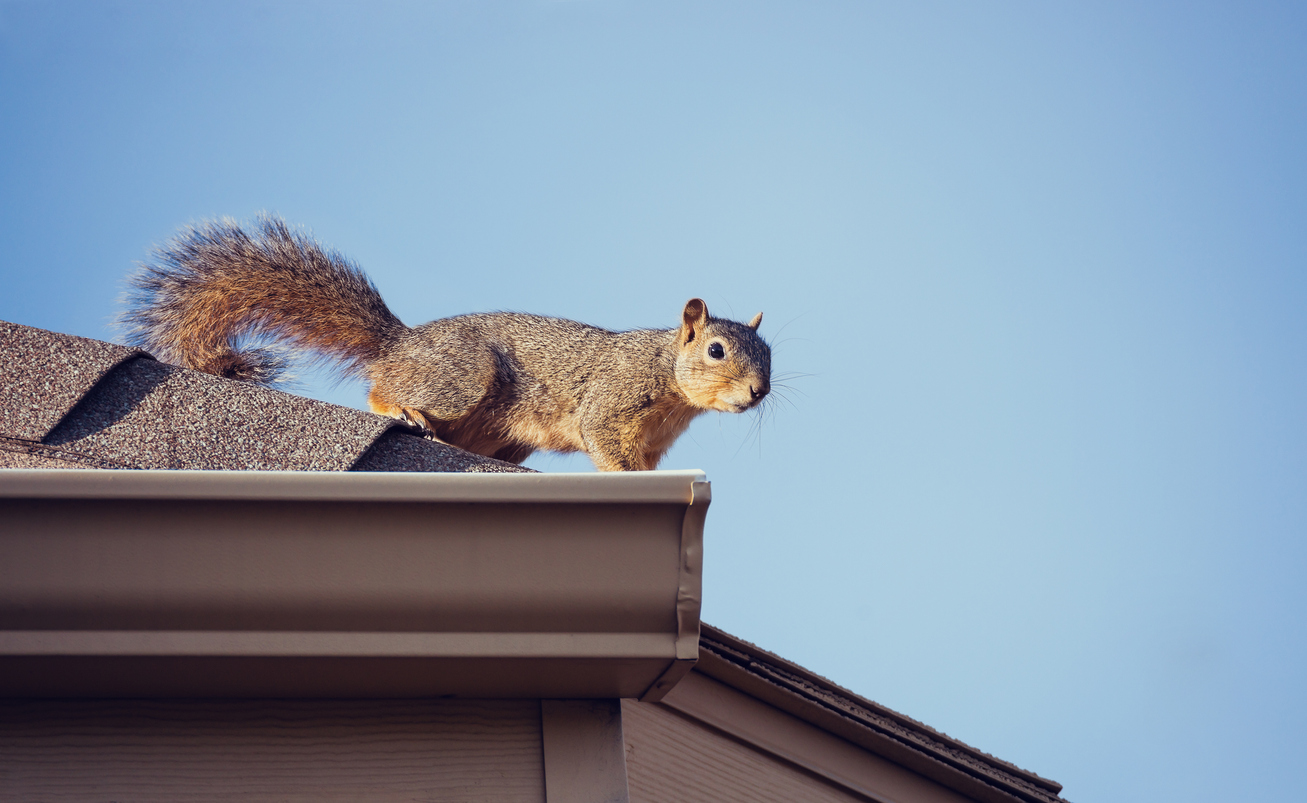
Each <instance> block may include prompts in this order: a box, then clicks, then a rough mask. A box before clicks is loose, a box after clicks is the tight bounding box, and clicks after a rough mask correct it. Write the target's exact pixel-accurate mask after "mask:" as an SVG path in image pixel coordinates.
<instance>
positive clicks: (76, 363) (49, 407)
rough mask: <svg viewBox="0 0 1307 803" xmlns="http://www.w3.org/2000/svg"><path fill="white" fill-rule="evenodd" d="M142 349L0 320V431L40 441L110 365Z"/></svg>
mask: <svg viewBox="0 0 1307 803" xmlns="http://www.w3.org/2000/svg"><path fill="white" fill-rule="evenodd" d="M144 353H145V352H143V351H141V350H140V349H134V348H128V347H127V346H117V345H114V344H113V343H104V342H101V341H99V340H89V339H87V338H84V337H74V336H73V335H62V334H57V333H55V332H47V331H45V330H44V329H34V328H32V327H30V326H19V325H17V324H13V323H9V322H7V321H0V355H3V356H2V357H0V433H3V434H5V435H9V436H11V437H15V438H23V439H25V440H30V441H39V440H41V439H42V438H43V437H45V436H46V434H48V433H49V432H50V430H51V429H53V428H54V427H55V425H57V424H58V423H59V421H60V420H62V419H63V417H64V416H65V415H67V414H68V411H69V410H71V409H72V408H73V407H74V406H75V405H76V404H77V402H78V401H80V400H81V398H82V396H84V395H85V394H86V392H87V391H88V390H90V389H91V388H92V387H94V386H95V384H96V383H97V382H99V381H100V378H101V377H103V376H104V375H105V374H106V373H108V372H109V371H110V370H112V369H113V368H114V366H116V365H118V364H119V363H121V362H123V361H124V360H129V359H132V358H133V357H137V356H139V355H142V354H144Z"/></svg>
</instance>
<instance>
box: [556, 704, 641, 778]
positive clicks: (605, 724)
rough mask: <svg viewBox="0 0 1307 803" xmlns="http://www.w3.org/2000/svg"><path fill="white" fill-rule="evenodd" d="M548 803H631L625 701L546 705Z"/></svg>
mask: <svg viewBox="0 0 1307 803" xmlns="http://www.w3.org/2000/svg"><path fill="white" fill-rule="evenodd" d="M540 732H541V746H542V752H543V753H544V762H545V800H546V801H547V803H630V800H631V794H630V791H629V789H628V787H627V781H626V744H625V741H624V740H623V738H622V702H621V700H615V699H613V700H541V701H540Z"/></svg>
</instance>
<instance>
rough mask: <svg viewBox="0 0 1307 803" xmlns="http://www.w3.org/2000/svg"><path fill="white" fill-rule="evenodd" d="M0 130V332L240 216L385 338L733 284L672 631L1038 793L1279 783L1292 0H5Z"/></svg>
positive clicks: (1305, 160)
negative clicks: (1002, 765) (773, 669)
mask: <svg viewBox="0 0 1307 803" xmlns="http://www.w3.org/2000/svg"><path fill="white" fill-rule="evenodd" d="M0 119H3V123H2V124H0V245H2V246H3V251H2V252H0V318H3V319H5V320H10V321H15V322H19V323H24V324H30V325H33V326H39V327H44V328H47V329H52V330H56V331H62V332H71V333H75V334H81V335H86V336H90V337H98V338H104V339H113V338H114V334H113V331H112V329H111V328H110V325H109V324H110V321H111V319H112V316H113V315H114V313H115V311H116V299H117V297H118V296H119V294H120V293H121V292H122V290H123V285H122V279H123V277H124V276H125V275H126V274H127V273H128V272H129V271H131V270H132V268H133V265H134V264H135V263H136V262H138V261H139V260H142V259H144V258H145V256H146V254H147V252H148V250H149V248H150V246H151V245H152V244H157V243H160V242H162V241H164V240H166V239H167V238H168V237H169V236H170V235H171V234H172V233H173V232H174V231H175V230H176V229H177V228H178V227H179V226H181V225H184V224H186V223H188V222H193V221H196V220H200V219H203V218H207V217H212V216H217V215H228V216H233V217H237V218H241V219H246V220H248V219H250V218H252V217H253V216H254V215H255V214H256V213H258V212H259V211H261V210H269V211H274V212H277V213H279V214H281V215H283V216H284V217H285V218H287V219H288V220H289V221H291V222H294V223H297V224H302V225H304V226H306V227H308V228H310V229H311V230H312V231H313V232H314V233H315V235H316V236H318V237H319V238H320V239H322V240H323V241H324V242H326V243H328V244H330V245H332V246H334V247H336V248H338V249H340V250H342V251H344V252H345V253H347V254H348V255H350V256H351V257H352V258H354V259H355V260H357V261H358V262H359V263H360V264H361V265H362V266H363V267H364V268H365V269H366V270H367V271H368V272H369V273H370V274H371V276H372V277H373V279H374V280H375V281H376V283H377V284H378V286H379V287H380V289H381V291H382V293H383V295H385V297H386V298H387V299H388V301H389V302H390V304H391V306H392V308H393V309H394V310H395V312H396V313H397V314H398V315H399V316H400V317H401V318H402V319H404V320H405V321H406V322H408V323H410V324H416V323H420V322H423V321H426V320H430V319H433V318H438V317H442V316H446V315H453V314H457V313H463V312H472V311H481V310H492V309H509V310H523V311H530V312H537V313H544V314H550V315H558V316H564V317H571V318H576V319H579V320H584V321H587V322H589V323H593V324H597V325H602V326H607V327H610V328H633V327H667V326H671V325H673V324H674V323H676V321H677V316H678V314H679V311H680V308H681V306H682V305H683V304H684V303H685V300H686V299H688V298H691V297H694V296H700V297H703V298H704V299H706V300H707V302H708V304H709V307H710V309H711V310H712V311H713V312H714V313H716V314H719V315H729V316H734V317H737V318H741V319H746V320H747V319H748V317H750V316H751V315H753V313H755V312H757V311H758V310H763V311H765V313H766V319H765V322H764V324H763V328H762V331H763V334H764V335H765V336H767V337H769V338H771V339H772V341H773V342H774V344H775V347H776V357H775V365H776V370H777V372H778V373H788V374H795V375H798V376H795V377H794V378H792V379H790V380H789V381H787V382H786V385H787V389H786V390H785V394H784V395H785V399H784V400H781V399H777V401H776V403H775V404H773V405H772V406H771V408H770V410H769V411H768V413H767V415H766V416H765V417H764V418H763V420H762V421H761V422H758V421H757V420H756V419H754V418H753V417H751V416H735V417H732V416H725V415H716V414H711V415H708V416H705V417H704V418H702V419H701V420H699V421H698V422H696V424H695V425H694V426H693V427H692V428H691V430H690V432H689V433H688V434H687V435H686V436H685V437H683V438H682V440H681V442H680V443H679V444H678V445H677V447H676V448H675V449H674V450H673V451H672V453H671V454H670V455H669V457H668V458H667V460H665V461H664V464H663V467H665V468H702V469H704V470H706V471H707V472H708V475H709V478H710V479H711V480H712V481H713V491H714V502H713V507H712V510H711V512H710V514H709V520H708V531H707V539H708V551H707V568H706V589H705V608H704V618H705V619H706V620H707V621H710V622H712V623H714V624H716V625H718V626H720V627H723V628H724V629H726V630H728V631H730V632H733V633H735V634H737V635H739V636H742V637H744V638H747V639H749V640H751V641H754V642H757V643H758V644H760V645H762V646H764V647H766V648H768V649H771V650H774V651H776V652H778V653H780V654H781V655H784V656H785V657H787V658H790V659H792V660H795V661H798V662H800V663H802V664H804V665H806V666H808V667H809V668H811V669H813V670H815V671H817V672H820V673H822V674H824V675H826V676H828V677H830V678H832V679H833V680H835V681H836V682H838V683H840V684H842V685H844V686H847V687H849V688H851V689H853V690H855V691H857V692H859V693H861V694H863V695H865V696H867V697H870V698H872V699H875V700H877V701H879V702H882V703H884V704H886V705H889V706H891V707H894V708H896V709H898V710H900V711H902V712H904V713H906V714H908V715H910V716H912V717H915V718H917V719H920V720H922V721H924V722H926V723H928V724H930V725H932V726H934V727H936V728H938V729H940V730H943V731H945V732H947V733H949V734H951V735H953V736H956V737H958V738H961V739H963V740H964V741H967V742H969V743H971V744H973V745H975V746H977V747H979V748H981V749H983V750H986V751H988V752H991V753H993V754H996V755H998V756H1000V757H1002V758H1004V759H1007V760H1010V761H1012V762H1014V763H1016V764H1019V765H1021V766H1024V767H1028V768H1030V769H1033V770H1035V771H1037V772H1039V773H1041V774H1043V775H1046V776H1049V777H1052V778H1054V779H1056V780H1058V781H1060V782H1062V783H1063V784H1065V786H1066V790H1065V795H1066V796H1067V797H1068V798H1069V799H1071V800H1074V801H1078V802H1083V801H1133V800H1139V801H1142V800H1159V799H1162V800H1186V801H1208V800H1211V801H1216V800H1222V801H1224V800H1230V799H1238V800H1285V799H1303V798H1304V797H1307V781H1304V780H1303V776H1302V773H1301V772H1300V771H1298V768H1297V765H1298V764H1299V763H1300V761H1301V757H1302V756H1303V755H1307V737H1304V735H1303V733H1304V731H1303V729H1302V727H1301V722H1302V721H1303V719H1304V718H1307V693H1305V692H1304V691H1303V683H1302V680H1303V678H1304V677H1307V633H1305V632H1304V630H1305V628H1304V613H1307V599H1305V598H1304V591H1303V579H1302V578H1303V575H1304V570H1307V543H1305V541H1307V539H1305V538H1304V535H1305V534H1307V426H1305V423H1304V422H1305V421H1307V418H1305V417H1304V410H1307V384H1305V382H1304V377H1305V376H1307V372H1305V370H1304V369H1307V323H1305V316H1304V311H1305V310H1307V225H1305V223H1304V222H1305V221H1307V156H1305V154H1307V148H1304V143H1305V142H1307V12H1304V11H1303V10H1302V8H1301V7H1300V6H1295V5H1294V4H1288V3H1285V4H1266V3H1251V4H1241V5H1239V6H1238V7H1235V6H1234V5H1233V4H1229V5H1225V6H1221V5H1213V4H1207V3H1184V4H1180V3H1171V4H1158V3H1095V4H1036V3H1009V4H994V5H986V4H974V3H930V2H922V3H902V4H895V5H886V4H878V3H853V2H845V3H834V2H804V3H799V2H794V3H774V2H750V3H743V2H740V3H727V2H696V3H680V2H660V3H637V2H585V1H584V0H578V1H577V2H502V3H472V2H431V3H413V4H409V3H388V2H380V3H370V4H367V5H364V4H332V3H327V2H320V3H262V4H250V3H241V2H224V3H187V2H166V3H114V2H107V1H105V2H93V3H90V2H88V3H73V2H57V1H55V2H31V3H29V2H12V0H0ZM304 392H306V393H308V394H309V395H314V396H318V397H320V398H326V399H329V400H332V401H336V402H339V403H342V404H350V405H355V406H361V405H362V404H363V391H362V389H361V388H360V387H359V386H357V385H348V384H347V385H342V386H332V385H330V384H329V383H327V382H325V381H321V380H313V381H310V382H309V383H308V384H307V386H306V387H305V390H304ZM759 423H760V424H761V426H757V425H758V424H759ZM528 465H531V466H533V467H535V468H539V469H542V470H546V471H563V470H589V464H588V462H587V461H586V460H585V459H584V458H578V457H554V456H538V457H535V458H533V459H532V460H531V461H530V462H529V463H528Z"/></svg>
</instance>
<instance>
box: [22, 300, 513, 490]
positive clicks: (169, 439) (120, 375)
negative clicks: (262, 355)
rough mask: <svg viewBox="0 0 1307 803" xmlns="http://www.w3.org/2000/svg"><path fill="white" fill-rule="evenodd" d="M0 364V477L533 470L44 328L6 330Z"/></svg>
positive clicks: (347, 411)
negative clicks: (138, 471)
mask: <svg viewBox="0 0 1307 803" xmlns="http://www.w3.org/2000/svg"><path fill="white" fill-rule="evenodd" d="M0 365H3V366H4V367H5V368H4V371H3V373H0V467H10V468H19V467H41V466H45V467H52V468H53V467H60V468H64V467H87V468H163V469H210V470H257V469H262V470H279V471H345V470H349V469H353V470H357V471H491V472H508V471H512V472H515V471H528V469H524V468H521V467H520V466H515V465H512V464H509V463H503V462H501V461H498V460H492V459H490V458H488V457H482V456H480V455H475V454H472V453H470V452H466V451H463V450H462V449H456V448H454V447H450V446H445V445H443V444H439V443H435V442H432V441H429V440H425V439H423V438H420V437H416V436H415V435H413V434H410V432H409V431H408V429H407V428H406V427H405V426H404V425H403V424H400V423H399V422H397V421H395V420H394V419H391V418H385V417H382V416H378V415H373V414H372V413H365V412H362V411H360V410H354V409H351V408H348V407H340V406H337V405H334V404H327V403H326V402H320V401H315V400H313V399H306V398H303V397H301V396H294V395H291V394H289V393H283V392H281V391H276V390H271V389H269V388H265V387H261V386H258V385H252V384H249V383H246V382H237V381H234V380H230V379H222V378H220V377H216V376H211V375H209V374H203V373H199V372H197V371H192V370H189V369H185V368H179V367H176V366H172V365H165V364H163V363H159V362H157V361H155V360H154V359H153V358H152V357H150V356H149V355H147V354H145V353H144V352H141V351H139V350H137V349H128V348H125V347H123V346H115V345H113V344H110V343H101V342H99V341H95V340H87V339H85V338H77V337H69V336H67V335H60V334H55V333H53V332H46V331H44V330H41V329H33V328H31V327H26V326H18V325H15V324H9V323H4V322H0ZM52 399H53V401H51V400H52ZM47 408H50V409H47Z"/></svg>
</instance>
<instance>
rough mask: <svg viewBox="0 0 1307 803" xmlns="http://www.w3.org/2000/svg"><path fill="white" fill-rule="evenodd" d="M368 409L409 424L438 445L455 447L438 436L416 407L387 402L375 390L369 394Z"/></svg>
mask: <svg viewBox="0 0 1307 803" xmlns="http://www.w3.org/2000/svg"><path fill="white" fill-rule="evenodd" d="M368 407H370V408H372V412H374V413H376V414H377V415H384V416H387V417H389V418H398V419H399V420H400V421H403V422H404V423H405V424H408V425H409V426H411V427H413V428H415V429H417V430H420V431H421V433H422V437H424V438H427V439H429V440H433V441H435V442H436V443H444V444H445V445H446V446H452V445H453V444H450V443H446V442H445V441H443V440H441V439H440V438H439V437H438V436H437V435H436V428H435V427H433V426H432V425H431V422H430V421H429V420H428V419H427V417H426V415H424V414H423V413H422V411H421V410H419V409H417V408H416V407H403V406H401V405H398V404H395V403H394V402H390V401H386V400H385V399H384V398H382V397H381V396H380V395H378V394H377V390H376V388H373V389H372V390H371V391H369V393H368Z"/></svg>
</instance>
